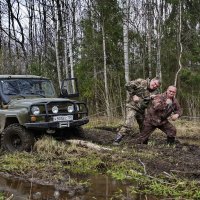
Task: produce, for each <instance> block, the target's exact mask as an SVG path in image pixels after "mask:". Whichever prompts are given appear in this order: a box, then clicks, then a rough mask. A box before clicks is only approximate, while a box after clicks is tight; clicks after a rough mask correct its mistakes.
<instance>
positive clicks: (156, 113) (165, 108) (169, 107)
mask: <svg viewBox="0 0 200 200" xmlns="http://www.w3.org/2000/svg"><path fill="white" fill-rule="evenodd" d="M166 101H167V95H166V93H163V94H158V95H156V97H154V99H153V100H152V101H151V105H150V106H149V108H148V110H147V114H146V116H145V122H149V123H151V124H153V125H155V126H159V125H162V124H165V123H166V122H167V121H168V119H167V118H168V117H169V116H170V115H171V114H178V115H179V116H181V114H182V110H181V107H180V105H179V103H178V101H177V99H176V98H174V99H172V101H171V103H169V104H167V103H166Z"/></svg>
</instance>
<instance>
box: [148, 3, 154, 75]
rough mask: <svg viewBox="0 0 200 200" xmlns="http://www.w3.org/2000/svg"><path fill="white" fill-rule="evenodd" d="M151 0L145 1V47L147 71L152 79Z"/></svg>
mask: <svg viewBox="0 0 200 200" xmlns="http://www.w3.org/2000/svg"><path fill="white" fill-rule="evenodd" d="M152 17H153V15H152V0H150V1H149V0H147V46H148V71H149V78H152V64H151V60H152V59H151V55H152V51H151V45H152V44H151V40H152V26H153V24H152V23H153V20H152Z"/></svg>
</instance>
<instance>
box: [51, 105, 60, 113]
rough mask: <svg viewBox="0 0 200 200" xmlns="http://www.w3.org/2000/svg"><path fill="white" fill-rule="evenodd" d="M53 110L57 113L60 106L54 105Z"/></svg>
mask: <svg viewBox="0 0 200 200" xmlns="http://www.w3.org/2000/svg"><path fill="white" fill-rule="evenodd" d="M51 110H52V112H53V113H54V114H57V113H58V107H57V106H53V107H52V109H51Z"/></svg>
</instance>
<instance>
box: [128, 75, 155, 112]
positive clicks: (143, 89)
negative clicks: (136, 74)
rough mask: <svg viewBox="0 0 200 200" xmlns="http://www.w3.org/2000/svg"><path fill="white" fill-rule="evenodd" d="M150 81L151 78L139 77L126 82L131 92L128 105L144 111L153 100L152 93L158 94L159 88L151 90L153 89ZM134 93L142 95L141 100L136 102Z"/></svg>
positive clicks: (138, 110) (129, 92)
mask: <svg viewBox="0 0 200 200" xmlns="http://www.w3.org/2000/svg"><path fill="white" fill-rule="evenodd" d="M149 82H150V79H147V80H145V79H141V78H138V79H136V80H134V81H129V82H128V83H126V85H125V87H126V90H127V91H128V94H129V96H128V99H127V104H126V106H127V107H129V108H133V109H134V110H136V111H137V112H140V113H144V111H145V109H146V108H147V106H148V104H149V102H150V100H151V98H150V96H151V95H152V94H158V90H154V91H151V89H149ZM134 95H137V96H138V97H140V101H139V102H137V103H136V102H134V101H133V96H134Z"/></svg>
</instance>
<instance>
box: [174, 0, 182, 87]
mask: <svg viewBox="0 0 200 200" xmlns="http://www.w3.org/2000/svg"><path fill="white" fill-rule="evenodd" d="M181 6H182V4H181V0H179V29H178V45H179V47H180V50H179V58H178V64H179V69H178V71H177V73H176V75H175V80H174V85H175V86H176V85H177V79H178V74H179V72H180V71H181V69H182V63H181V57H182V52H183V46H182V42H181V30H182V18H181V15H182V9H181Z"/></svg>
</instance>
